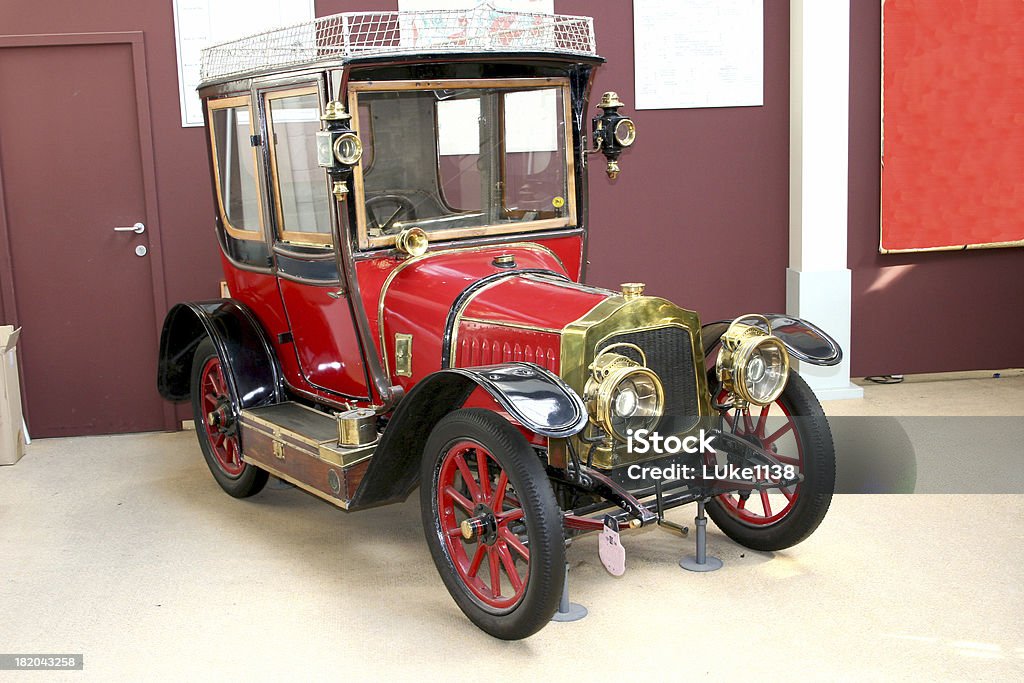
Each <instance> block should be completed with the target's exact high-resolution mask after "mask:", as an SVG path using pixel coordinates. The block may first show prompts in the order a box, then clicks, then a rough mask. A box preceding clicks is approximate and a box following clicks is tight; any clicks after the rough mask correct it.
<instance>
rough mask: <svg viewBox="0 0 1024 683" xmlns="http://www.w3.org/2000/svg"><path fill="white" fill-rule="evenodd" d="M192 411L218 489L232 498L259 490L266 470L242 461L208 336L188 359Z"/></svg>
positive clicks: (221, 371) (233, 413)
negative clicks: (189, 362) (191, 357)
mask: <svg viewBox="0 0 1024 683" xmlns="http://www.w3.org/2000/svg"><path fill="white" fill-rule="evenodd" d="M192 413H193V415H194V417H195V424H196V435H197V436H198V437H199V446H200V448H202V450H203V457H205V458H206V464H207V465H208V466H209V467H210V472H212V473H213V478H214V479H216V480H217V483H218V484H220V486H221V488H222V489H224V490H225V491H227V492H228V493H229V494H230V495H232V496H234V497H235V498H247V497H249V496H252V495H255V494H257V493H259V492H260V491H261V490H262V489H263V487H264V486H265V485H266V483H267V473H266V472H265V471H264V470H261V469H259V468H258V467H255V466H253V465H250V464H248V463H246V462H244V461H243V460H242V444H241V440H240V439H239V436H238V420H237V415H238V410H237V406H235V405H234V404H233V402H232V400H231V392H230V391H228V377H227V369H226V368H225V367H224V364H223V363H222V362H221V359H220V356H219V355H217V349H216V348H215V347H214V345H213V341H212V340H211V339H210V338H209V337H207V338H206V339H205V340H203V341H202V342H201V343H200V344H199V347H198V348H197V349H196V355H195V357H194V359H193V361H192Z"/></svg>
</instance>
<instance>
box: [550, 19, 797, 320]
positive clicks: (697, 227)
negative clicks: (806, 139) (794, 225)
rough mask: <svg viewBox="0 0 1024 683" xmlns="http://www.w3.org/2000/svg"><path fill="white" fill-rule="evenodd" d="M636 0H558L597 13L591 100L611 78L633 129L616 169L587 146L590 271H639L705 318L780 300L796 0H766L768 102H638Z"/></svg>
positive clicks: (608, 281) (606, 276)
mask: <svg viewBox="0 0 1024 683" xmlns="http://www.w3.org/2000/svg"><path fill="white" fill-rule="evenodd" d="M632 5H633V3H631V2H626V1H625V0H620V1H618V2H607V3H605V2H602V3H594V2H587V1H586V0H555V11H556V12H560V13H564V14H582V15H593V16H594V30H595V32H596V34H597V50H598V53H599V54H600V55H601V56H603V57H605V58H606V59H607V60H608V63H607V64H605V65H604V66H602V67H601V68H600V69H599V71H598V76H597V81H596V83H595V85H594V93H595V98H594V99H595V100H596V98H597V97H599V96H600V93H601V92H603V91H605V90H615V91H617V92H618V93H619V95H620V96H621V97H622V98H623V101H625V102H626V111H628V112H629V113H630V115H631V116H632V117H633V118H634V120H635V121H636V124H637V140H636V144H635V145H634V146H633V148H632V149H630V150H628V151H627V152H625V153H624V154H623V155H622V159H621V166H622V173H621V175H620V176H619V178H618V179H617V180H615V181H609V180H608V178H607V176H606V175H605V173H604V171H603V168H604V164H602V163H601V159H602V158H603V157H600V156H598V157H591V162H592V164H593V165H592V166H591V168H590V197H591V205H590V225H591V232H590V235H591V239H590V254H589V259H590V267H589V272H588V278H587V279H588V280H589V281H591V282H593V283H595V284H601V285H605V286H610V287H616V286H617V285H618V284H619V283H621V282H628V281H632V280H642V281H644V282H647V284H648V292H649V293H650V294H654V295H658V296H664V297H666V298H668V299H671V300H673V301H675V302H676V303H678V304H680V305H682V306H686V307H689V308H694V309H696V310H698V311H699V312H700V314H701V316H702V317H703V318H704V319H705V320H714V319H718V318H724V317H728V316H734V315H739V314H741V313H747V312H750V311H784V310H785V307H786V282H785V281H786V278H785V273H786V266H787V265H788V260H789V238H788V235H789V3H788V2H784V1H781V0H770V1H769V2H766V3H765V8H764V22H765V38H764V45H765V55H764V72H765V73H764V78H765V80H764V85H765V87H764V106H763V107H735V108H722V109H668V110H643V111H636V110H635V109H633V103H634V101H635V97H634V92H635V88H634V82H633V12H632Z"/></svg>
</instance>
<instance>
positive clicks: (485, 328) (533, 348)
mask: <svg viewBox="0 0 1024 683" xmlns="http://www.w3.org/2000/svg"><path fill="white" fill-rule="evenodd" d="M560 344H561V338H560V337H559V335H557V334H551V333H546V332H536V331H534V330H521V329H513V328H508V327H499V326H497V325H485V324H482V323H477V322H463V323H462V324H461V325H460V326H459V336H458V339H457V340H456V345H457V347H458V351H457V353H456V357H455V362H454V363H453V365H455V366H456V367H460V368H467V367H473V366H479V365H493V364H496V363H508V362H510V361H525V362H527V363H536V364H537V365H540V366H542V367H545V368H547V369H548V370H551V371H552V372H554V373H558V368H559V359H560V351H561V347H560Z"/></svg>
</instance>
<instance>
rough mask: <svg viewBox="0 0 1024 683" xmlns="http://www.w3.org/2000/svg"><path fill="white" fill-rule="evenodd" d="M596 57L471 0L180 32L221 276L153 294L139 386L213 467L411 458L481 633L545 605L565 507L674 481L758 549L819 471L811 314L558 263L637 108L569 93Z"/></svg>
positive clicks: (575, 247) (372, 471) (464, 603)
mask: <svg viewBox="0 0 1024 683" xmlns="http://www.w3.org/2000/svg"><path fill="white" fill-rule="evenodd" d="M602 62H603V59H602V58H600V57H598V56H597V54H596V51H595V45H594V34H593V24H592V21H591V20H590V19H589V18H586V17H570V16H561V15H546V14H525V13H514V12H500V11H496V10H494V9H492V8H490V7H489V6H481V7H478V8H476V9H474V10H468V11H436V12H367V13H346V14H340V15H335V16H330V17H323V18H319V19H316V20H315V21H314V22H312V23H309V24H303V25H300V26H292V27H287V28H284V29H280V30H276V31H270V32H267V33H263V34H259V35H256V36H252V37H248V38H243V39H240V40H237V41H234V42H231V43H226V44H222V45H219V46H214V47H211V48H209V49H207V50H206V51H205V52H204V55H203V67H202V68H203V78H204V80H203V83H202V85H201V86H200V88H199V93H200V96H201V98H202V101H203V104H204V109H205V115H206V130H207V140H208V143H209V152H210V170H211V174H212V185H213V192H214V199H215V205H216V216H215V222H216V232H215V234H216V239H217V242H218V244H219V246H220V251H221V260H222V263H223V270H224V276H225V281H226V290H227V291H226V292H222V295H223V296H224V298H221V299H215V300H209V301H197V302H189V303H180V304H177V305H176V306H174V307H173V308H172V309H171V310H170V312H169V313H168V314H167V318H166V321H165V324H164V328H163V335H162V339H161V348H160V355H159V358H160V361H159V368H158V387H159V390H160V392H161V394H162V395H163V396H164V397H165V398H166V399H168V400H170V401H179V402H184V401H191V404H192V409H193V411H194V415H195V423H196V427H197V433H198V438H199V443H200V445H201V447H202V452H203V454H204V456H205V458H206V461H207V463H208V465H209V468H210V470H211V471H212V473H213V476H214V478H215V479H216V480H217V482H218V483H219V484H220V486H221V487H223V489H224V490H225V491H226V492H227V493H228V494H230V495H232V496H235V497H238V498H243V497H246V496H252V495H253V494H255V493H257V492H259V491H260V490H261V489H262V488H263V486H264V485H265V484H266V483H267V481H268V477H271V476H272V477H276V478H278V479H280V480H283V481H284V482H288V483H290V484H292V485H294V486H296V487H299V488H301V489H303V490H305V491H307V492H308V493H310V494H312V495H314V496H318V497H320V498H322V499H324V500H326V501H328V502H330V503H333V504H334V505H337V506H339V507H341V508H343V509H345V510H349V511H353V510H359V509H363V508H368V507H372V506H377V505H383V504H387V503H397V502H401V501H403V500H405V499H406V498H407V497H408V496H409V495H410V494H411V493H412V492H413V491H414V490H415V489H416V488H417V487H419V490H420V504H421V509H422V517H423V528H424V531H425V535H426V540H427V544H428V546H429V548H430V552H431V554H432V556H433V559H434V562H435V564H436V566H437V569H438V572H439V573H440V575H441V578H442V579H443V581H444V583H445V585H446V586H447V588H448V590H449V591H450V593H451V595H452V597H453V598H454V600H455V602H456V603H457V604H458V606H459V607H460V608H461V609H462V610H463V612H465V614H466V615H467V616H468V617H469V618H470V619H471V620H472V621H473V622H474V623H476V624H477V625H478V626H479V627H480V628H481V629H483V630H484V631H486V632H487V633H489V634H492V635H494V636H496V637H499V638H505V639H516V638H523V637H526V636H529V635H530V634H532V633H534V632H536V631H537V630H538V629H540V628H541V627H542V626H544V625H545V624H546V623H548V621H549V620H551V618H552V616H553V614H555V613H556V610H558V608H559V604H560V599H561V598H562V597H563V586H564V581H563V577H564V572H565V571H566V560H565V558H566V546H567V545H568V544H569V543H570V542H572V541H573V539H574V538H576V537H578V536H579V535H581V534H583V533H585V532H589V531H599V532H602V533H601V534H598V536H599V537H600V538H602V543H603V544H607V545H608V547H611V546H614V545H616V543H617V542H618V536H617V532H618V530H619V529H621V530H622V531H623V532H625V531H626V530H627V529H633V528H637V527H643V526H647V525H652V524H657V525H665V526H668V527H671V528H674V529H675V530H676V531H685V530H684V528H683V527H681V526H680V525H678V524H673V523H671V522H670V521H668V520H666V519H665V517H664V513H665V512H666V511H667V510H670V509H672V508H674V507H677V506H680V505H684V504H687V503H693V502H696V503H698V508H699V511H698V516H697V524H698V527H697V531H698V541H700V542H702V541H703V537H701V532H703V531H704V528H703V524H706V521H704V520H705V519H706V518H704V516H703V511H704V506H705V504H706V507H707V511H708V513H709V514H710V516H711V518H712V519H713V520H714V521H715V523H716V524H717V525H718V526H719V527H720V528H721V530H722V531H723V532H724V533H725V534H727V535H728V536H729V537H730V538H732V539H734V540H735V541H737V542H738V543H740V544H742V545H744V546H747V547H749V548H756V549H760V550H778V549H781V548H786V547H788V546H791V545H793V544H795V543H798V542H800V541H801V540H803V539H804V538H806V537H807V536H808V535H809V534H810V533H811V532H812V531H813V530H814V529H815V528H816V527H817V526H818V524H819V523H820V522H821V520H822V518H823V516H824V515H825V512H826V510H827V508H828V506H829V502H830V500H831V496H832V492H833V486H834V476H835V461H834V452H833V446H832V438H831V435H830V431H829V426H828V423H827V421H826V420H825V418H824V415H823V413H822V410H821V407H820V405H819V404H818V401H817V400H816V399H815V396H814V394H813V393H812V392H811V390H810V389H809V388H808V386H807V384H806V383H805V382H804V381H803V380H802V379H801V378H800V377H799V376H798V375H797V374H796V372H795V371H794V370H792V369H791V368H790V358H791V357H793V358H795V359H797V360H799V361H802V362H805V363H817V364H822V365H829V364H833V363H836V362H838V361H839V358H840V355H841V352H840V350H839V348H838V346H837V345H836V344H835V342H834V341H832V340H831V338H829V337H828V336H827V335H826V334H825V333H824V332H822V331H821V330H819V329H817V328H816V327H814V326H813V325H811V324H809V323H806V322H804V321H801V320H799V319H796V318H793V317H790V316H785V315H749V314H744V315H742V316H740V317H739V318H737V319H736V320H733V321H721V322H713V323H711V324H708V325H703V326H702V325H701V322H700V319H699V317H698V315H697V313H695V312H694V311H692V310H688V309H685V308H681V307H679V306H677V305H675V304H673V303H671V302H669V301H666V300H664V299H661V298H658V297H654V296H648V295H646V294H645V293H644V286H643V285H642V284H640V283H627V284H624V285H622V287H621V291H611V290H609V289H604V288H601V287H595V286H590V285H587V284H583V281H584V279H585V265H586V262H587V261H586V235H587V228H588V215H587V179H588V171H589V166H590V161H591V160H592V159H595V158H601V157H597V156H596V155H598V154H599V155H601V156H602V157H603V159H602V164H603V165H604V166H605V169H604V170H606V171H607V173H608V174H609V175H611V176H612V177H614V176H615V175H616V174H617V173H618V172H619V166H618V162H619V160H620V154H621V153H622V152H623V151H624V150H626V149H628V148H629V146H630V145H632V144H633V142H634V139H635V138H636V128H635V126H634V124H633V122H632V121H631V120H630V119H629V118H628V117H626V116H625V115H623V114H622V113H621V112H620V109H621V108H622V107H623V106H624V105H623V103H622V102H621V101H620V100H619V98H618V96H617V95H616V94H615V93H611V92H609V93H604V95H603V96H602V97H601V98H600V100H599V102H598V103H597V105H596V110H593V111H596V112H597V115H596V116H595V117H594V118H593V120H592V122H591V124H590V126H587V125H586V123H585V122H586V121H587V119H588V118H589V117H590V113H589V112H590V111H592V110H591V109H590V107H591V105H589V104H588V101H589V100H588V98H589V96H590V88H591V83H592V81H593V77H594V72H595V69H597V68H598V67H599V65H600V64H601V63H602ZM622 227H623V229H626V227H627V226H622ZM638 275H642V274H638ZM687 437H692V438H690V439H687ZM659 443H660V444H661V445H662V446H663V447H661V448H659V447H658V445H659ZM687 445H689V446H690V448H687V447H686V446H687ZM697 445H700V446H701V448H696V446H697ZM664 446H669V447H668V448H665V447H664ZM673 446H674V447H673ZM680 446H683V447H682V448H680ZM669 472H674V473H676V474H677V475H678V474H679V473H680V472H681V473H682V475H681V476H667V475H666V473H669ZM723 472H724V474H722V473H723ZM602 548H604V546H602ZM604 549H606V548H604ZM613 549H614V548H613ZM701 552H702V547H701V545H700V544H698V561H700V562H701V563H703V562H704V561H705V558H702V557H701ZM607 557H613V554H612V553H609V554H608V555H607ZM609 562H611V564H612V565H613V564H615V561H614V559H612V560H609V561H608V562H606V564H609ZM609 566H610V568H611V565H609ZM619 570H621V567H619Z"/></svg>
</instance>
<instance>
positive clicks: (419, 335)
mask: <svg viewBox="0 0 1024 683" xmlns="http://www.w3.org/2000/svg"><path fill="white" fill-rule="evenodd" d="M510 253H511V254H515V256H516V260H517V263H518V266H519V267H520V268H542V269H547V270H552V271H554V272H563V270H562V267H561V264H560V263H559V260H558V259H557V258H556V257H555V256H554V255H553V254H552V253H551V252H550V251H548V250H547V249H542V248H538V247H536V246H533V245H525V246H508V245H495V246H493V247H487V248H482V249H465V250H463V249H451V250H448V251H441V252H435V253H434V254H432V255H428V256H426V257H423V258H421V259H419V260H417V261H415V262H413V263H411V264H409V265H408V266H405V267H402V269H401V270H400V271H399V272H398V274H397V275H396V276H395V277H394V279H393V280H392V281H391V283H390V284H389V285H388V289H387V291H386V293H385V294H384V296H385V312H384V314H385V319H384V320H383V321H378V320H377V317H378V305H379V302H380V297H381V289H382V287H383V285H384V281H385V280H386V278H387V277H388V275H389V274H390V273H391V271H392V270H393V269H394V268H396V267H398V266H399V265H400V264H401V262H400V261H397V260H396V259H394V258H389V257H384V256H382V257H380V258H378V259H372V260H367V261H361V262H359V263H358V264H357V269H356V271H357V273H358V277H359V286H360V289H361V291H362V296H363V301H364V302H365V305H366V310H367V315H368V317H369V318H370V321H371V328H372V329H373V330H374V337H375V339H374V341H375V343H378V344H379V343H380V338H379V332H378V325H379V324H381V323H382V324H383V325H384V337H385V339H386V340H387V341H388V348H387V349H386V352H387V364H388V368H389V370H390V371H392V374H393V371H394V351H395V349H394V338H395V334H396V333H403V334H412V335H413V353H412V374H413V376H412V377H411V378H410V377H393V381H395V382H397V383H399V384H400V385H401V386H403V387H405V388H408V387H410V386H411V385H412V384H414V383H415V381H418V379H420V378H422V377H424V376H426V375H427V374H429V373H431V372H434V371H436V370H438V369H439V368H440V367H441V337H442V335H443V334H444V329H445V323H446V321H447V319H448V313H449V311H450V310H451V308H452V304H453V303H454V302H455V300H456V299H457V298H458V296H459V295H460V294H461V293H462V292H463V291H464V290H466V289H467V288H468V287H469V286H471V285H472V284H473V283H474V282H476V281H477V280H479V279H480V278H483V277H486V276H488V275H493V274H494V273H501V272H508V271H504V270H503V269H501V268H498V267H496V266H494V265H493V263H492V261H493V260H494V258H495V256H498V255H499V254H510ZM521 303H522V302H518V303H517V305H521Z"/></svg>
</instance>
